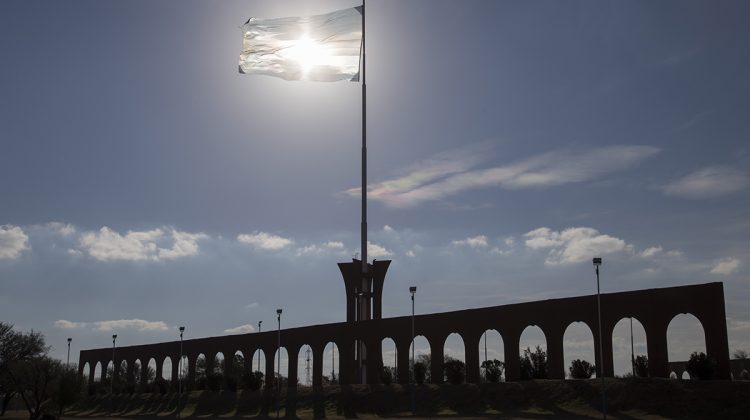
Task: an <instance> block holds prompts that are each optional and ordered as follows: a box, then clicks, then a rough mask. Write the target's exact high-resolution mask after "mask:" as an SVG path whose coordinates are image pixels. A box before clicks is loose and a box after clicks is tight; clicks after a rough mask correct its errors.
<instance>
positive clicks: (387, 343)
mask: <svg viewBox="0 0 750 420" xmlns="http://www.w3.org/2000/svg"><path fill="white" fill-rule="evenodd" d="M380 354H381V357H382V359H383V371H382V372H381V374H380V382H381V383H383V384H386V385H390V384H393V383H397V382H398V350H397V349H396V342H395V341H393V339H392V338H390V337H386V338H384V339H383V340H382V341H381V342H380Z"/></svg>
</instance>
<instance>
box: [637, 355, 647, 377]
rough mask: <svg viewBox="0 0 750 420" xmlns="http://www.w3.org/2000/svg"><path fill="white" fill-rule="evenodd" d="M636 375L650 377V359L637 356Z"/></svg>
mask: <svg viewBox="0 0 750 420" xmlns="http://www.w3.org/2000/svg"><path fill="white" fill-rule="evenodd" d="M635 374H636V376H640V377H641V378H647V377H648V357H647V356H643V355H640V356H636V357H635Z"/></svg>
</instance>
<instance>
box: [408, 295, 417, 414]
mask: <svg viewBox="0 0 750 420" xmlns="http://www.w3.org/2000/svg"><path fill="white" fill-rule="evenodd" d="M409 293H411V371H412V384H411V412H412V413H414V414H416V412H417V407H416V402H415V401H414V392H415V390H414V385H415V382H416V380H417V378H416V376H417V375H416V372H415V370H414V347H415V345H414V295H415V294H417V286H411V287H409Z"/></svg>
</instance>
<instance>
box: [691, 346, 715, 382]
mask: <svg viewBox="0 0 750 420" xmlns="http://www.w3.org/2000/svg"><path fill="white" fill-rule="evenodd" d="M686 368H687V372H688V373H689V374H690V378H691V379H699V380H702V381H705V380H709V379H711V378H713V375H714V372H715V371H716V361H715V360H713V359H711V358H709V357H708V356H707V355H706V353H703V352H700V353H698V352H693V354H691V355H690V360H688V362H687V366H686Z"/></svg>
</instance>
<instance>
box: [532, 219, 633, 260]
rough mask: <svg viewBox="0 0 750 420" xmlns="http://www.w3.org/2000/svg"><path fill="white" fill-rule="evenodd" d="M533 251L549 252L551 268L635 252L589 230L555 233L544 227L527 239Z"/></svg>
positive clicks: (581, 228) (622, 242) (624, 245)
mask: <svg viewBox="0 0 750 420" xmlns="http://www.w3.org/2000/svg"><path fill="white" fill-rule="evenodd" d="M524 237H526V246H527V247H528V248H531V249H549V254H548V255H547V259H546V260H545V262H544V263H545V264H547V265H558V264H571V263H578V262H583V261H589V260H590V259H591V258H593V257H598V256H602V255H606V254H612V253H615V252H619V251H632V248H633V247H632V245H629V244H627V243H625V241H624V240H622V239H619V238H615V237H613V236H609V235H604V234H601V233H599V231H597V230H596V229H593V228H589V227H574V228H568V229H565V230H562V231H560V232H557V231H553V230H551V229H549V228H546V227H542V228H538V229H534V230H532V231H530V232H528V233H526V234H525V235H524Z"/></svg>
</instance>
